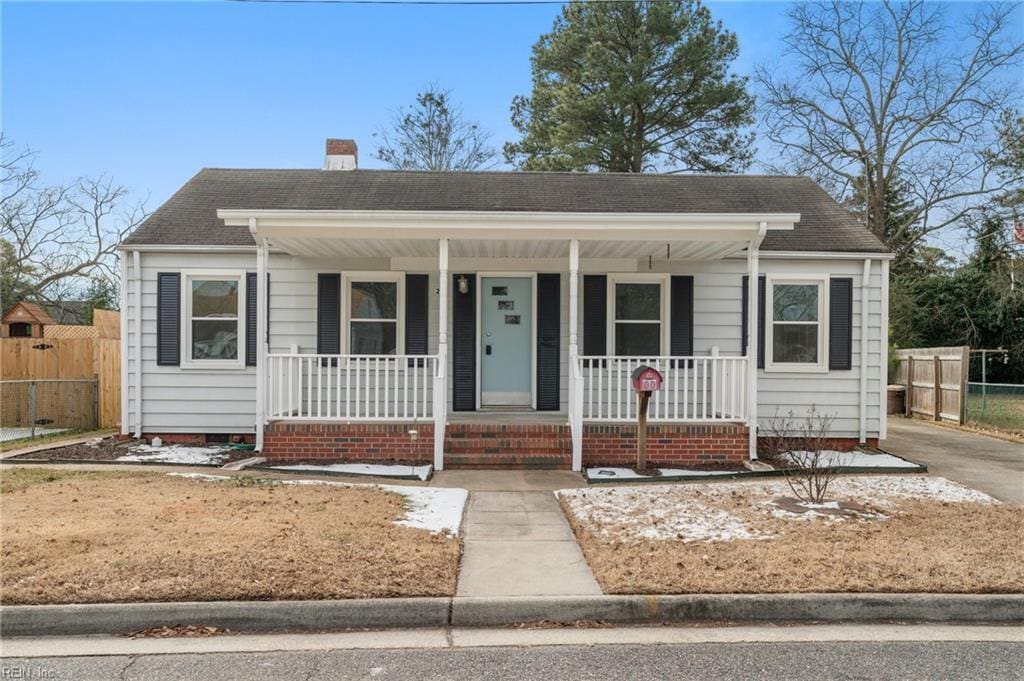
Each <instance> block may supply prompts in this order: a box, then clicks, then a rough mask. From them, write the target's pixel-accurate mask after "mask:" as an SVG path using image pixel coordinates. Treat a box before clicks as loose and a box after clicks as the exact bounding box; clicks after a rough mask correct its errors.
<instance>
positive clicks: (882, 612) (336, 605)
mask: <svg viewBox="0 0 1024 681" xmlns="http://www.w3.org/2000/svg"><path fill="white" fill-rule="evenodd" d="M542 620H546V621H551V622H576V621H581V620H583V621H600V622H607V623H609V624H661V623H672V622H689V623H699V622H831V623H840V622H893V621H895V622H947V623H952V622H971V623H982V622H986V623H999V624H1007V623H1024V594H886V593H864V594H842V593H807V594H684V595H646V596H645V595H621V596H616V595H602V596H518V597H503V598H497V597H487V598H472V597H465V598H464V597H458V598H380V599H353V600H334V601H209V602H189V603H94V604H73V605H16V606H10V605H8V606H0V635H2V636H78V635H88V634H128V633H133V632H136V631H141V630H143V629H148V628H151V627H159V626H173V625H184V624H195V625H205V626H214V627H219V628H224V629H229V630H231V631H236V632H237V631H245V632H257V631H283V630H288V631H331V630H340V629H399V628H400V629H412V628H422V627H435V628H436V627H446V626H455V627H497V626H508V625H512V624H522V623H529V622H539V621H542Z"/></svg>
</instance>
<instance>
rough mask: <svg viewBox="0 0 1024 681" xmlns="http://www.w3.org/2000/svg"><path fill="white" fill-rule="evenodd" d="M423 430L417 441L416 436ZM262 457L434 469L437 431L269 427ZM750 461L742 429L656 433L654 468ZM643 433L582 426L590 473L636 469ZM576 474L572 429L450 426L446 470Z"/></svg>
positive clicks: (652, 432)
mask: <svg viewBox="0 0 1024 681" xmlns="http://www.w3.org/2000/svg"><path fill="white" fill-rule="evenodd" d="M413 429H415V430H416V433H417V436H416V439H413V438H412V436H411V435H410V433H409V431H410V430H413ZM263 456H265V457H266V458H267V460H268V461H269V462H272V463H279V462H280V463H283V462H297V461H306V462H308V461H353V462H355V461H358V462H384V461H387V462H403V463H431V462H432V461H433V459H434V426H433V424H424V423H420V424H416V425H415V426H414V425H413V424H411V423H284V422H276V423H271V424H269V425H268V426H267V428H266V430H265V434H264V449H263ZM746 457H747V428H746V426H743V425H736V424H722V425H693V424H673V425H664V424H661V425H650V426H648V429H647V460H648V462H649V463H650V464H651V465H654V466H671V467H677V468H678V467H697V468H700V467H716V466H721V465H725V464H739V463H742V462H743V461H744V460H745V459H746ZM635 460H636V426H635V425H631V424H587V425H584V426H583V465H584V466H602V465H620V466H621V465H627V466H628V465H631V464H632V463H633V462H634V461H635ZM571 466H572V437H571V434H570V430H569V426H568V425H565V424H552V423H501V424H497V423H496V424H488V423H449V424H448V426H447V428H446V430H445V468H549V469H568V468H571Z"/></svg>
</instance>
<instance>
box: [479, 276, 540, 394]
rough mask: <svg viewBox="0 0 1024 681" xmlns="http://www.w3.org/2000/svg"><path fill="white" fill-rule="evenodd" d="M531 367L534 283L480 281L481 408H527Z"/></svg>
mask: <svg viewBox="0 0 1024 681" xmlns="http://www.w3.org/2000/svg"><path fill="white" fill-rule="evenodd" d="M532 364H533V280H532V279H531V278H528V277H481V279H480V404H481V406H500V405H506V406H512V405H517V406H529V405H530V404H531V403H532V386H533V371H532Z"/></svg>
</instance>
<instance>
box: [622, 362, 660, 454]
mask: <svg viewBox="0 0 1024 681" xmlns="http://www.w3.org/2000/svg"><path fill="white" fill-rule="evenodd" d="M630 379H631V380H632V382H633V390H634V391H635V392H636V403H637V410H636V418H637V424H636V468H637V470H638V471H645V470H647V405H648V403H649V402H650V400H651V393H652V392H654V391H655V390H661V383H662V378H661V373H660V372H659V371H658V370H657V369H655V368H653V367H649V366H646V365H643V364H641V365H640V366H638V367H637V368H636V369H634V370H633V373H632V375H631V376H630Z"/></svg>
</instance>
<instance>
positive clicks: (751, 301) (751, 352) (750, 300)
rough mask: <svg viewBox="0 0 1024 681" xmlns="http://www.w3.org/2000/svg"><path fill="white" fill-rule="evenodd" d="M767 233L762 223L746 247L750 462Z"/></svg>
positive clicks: (753, 456) (753, 451) (754, 453)
mask: <svg viewBox="0 0 1024 681" xmlns="http://www.w3.org/2000/svg"><path fill="white" fill-rule="evenodd" d="M767 231H768V223H766V222H762V223H761V229H760V230H759V232H758V238H757V239H751V241H750V244H749V245H748V246H747V430H748V431H749V435H748V437H749V440H748V450H749V451H748V454H749V455H750V460H751V461H754V460H756V459H757V347H758V344H759V341H760V336H759V335H758V332H757V318H758V310H757V308H758V304H757V303H758V296H757V290H758V276H759V272H758V261H757V252H758V248H759V247H760V246H761V240H762V239H764V235H765V234H766V233H767ZM765 304H767V301H766V302H765Z"/></svg>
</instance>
